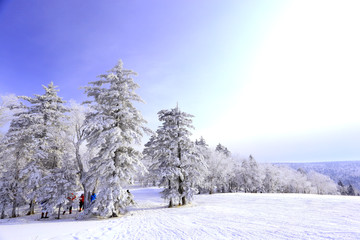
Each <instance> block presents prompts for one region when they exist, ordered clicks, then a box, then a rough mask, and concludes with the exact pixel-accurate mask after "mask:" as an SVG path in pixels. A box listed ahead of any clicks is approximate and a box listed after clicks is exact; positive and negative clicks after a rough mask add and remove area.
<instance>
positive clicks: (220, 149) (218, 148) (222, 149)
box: [215, 143, 231, 157]
mask: <svg viewBox="0 0 360 240" xmlns="http://www.w3.org/2000/svg"><path fill="white" fill-rule="evenodd" d="M215 151H217V152H221V153H223V154H225V155H226V156H227V157H230V156H231V152H230V151H229V149H227V147H225V146H223V145H221V144H220V143H219V144H218V145H217V146H216V148H215Z"/></svg>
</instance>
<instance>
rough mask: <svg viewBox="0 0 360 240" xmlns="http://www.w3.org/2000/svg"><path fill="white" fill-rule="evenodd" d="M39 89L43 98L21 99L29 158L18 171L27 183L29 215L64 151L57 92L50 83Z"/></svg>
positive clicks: (61, 110)
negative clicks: (26, 106)
mask: <svg viewBox="0 0 360 240" xmlns="http://www.w3.org/2000/svg"><path fill="white" fill-rule="evenodd" d="M43 88H44V90H45V93H44V94H43V95H35V96H34V97H26V96H23V97H21V98H22V99H23V100H25V101H26V102H27V104H28V105H29V106H28V111H27V112H26V114H25V115H26V117H27V120H28V124H29V126H28V128H27V130H28V131H31V141H30V142H28V143H27V146H26V149H27V151H28V152H30V157H29V158H28V160H27V164H26V165H25V167H24V168H23V169H22V171H21V178H22V180H23V181H25V182H26V183H27V186H26V189H27V190H28V192H27V195H28V197H29V198H30V203H31V209H30V213H33V210H34V208H33V207H34V202H35V199H36V198H37V197H38V196H39V197H40V198H43V196H41V195H42V194H45V193H43V192H41V191H40V190H39V186H40V185H43V182H42V180H43V178H44V176H46V175H47V174H50V172H51V171H53V170H54V169H56V168H59V167H60V165H61V162H62V161H63V157H64V154H65V153H66V150H67V147H66V146H67V142H66V141H65V136H66V133H65V132H66V125H65V124H64V122H65V119H66V116H65V112H67V109H66V108H65V106H64V103H65V102H64V101H63V100H62V98H60V97H59V96H58V95H57V92H58V91H59V90H57V89H56V86H54V84H53V83H52V82H51V83H50V84H49V85H48V86H43Z"/></svg>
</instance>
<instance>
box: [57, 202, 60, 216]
mask: <svg viewBox="0 0 360 240" xmlns="http://www.w3.org/2000/svg"><path fill="white" fill-rule="evenodd" d="M60 211H61V204H59V211H58V217H57V219H60Z"/></svg>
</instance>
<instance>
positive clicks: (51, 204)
mask: <svg viewBox="0 0 360 240" xmlns="http://www.w3.org/2000/svg"><path fill="white" fill-rule="evenodd" d="M76 177H77V176H76V170H75V168H74V166H73V165H72V166H71V165H70V166H69V165H66V164H64V166H62V167H57V168H55V169H52V170H50V171H49V174H47V175H46V176H45V177H44V178H43V179H42V183H43V184H42V185H41V186H40V187H39V189H40V191H41V193H42V194H41V195H40V196H39V199H38V202H40V203H41V202H44V203H43V204H42V208H43V209H46V211H47V212H49V213H51V212H52V211H53V209H54V208H55V207H58V217H57V218H58V219H60V212H61V211H60V210H61V208H62V207H65V205H66V203H67V201H68V200H67V196H68V195H69V193H74V192H75V190H76Z"/></svg>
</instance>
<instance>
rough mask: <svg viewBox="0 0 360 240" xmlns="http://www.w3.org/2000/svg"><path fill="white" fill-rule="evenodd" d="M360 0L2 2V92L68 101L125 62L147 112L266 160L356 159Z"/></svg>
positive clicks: (153, 121) (152, 122)
mask: <svg viewBox="0 0 360 240" xmlns="http://www.w3.org/2000/svg"><path fill="white" fill-rule="evenodd" d="M359 11H360V6H359V3H357V1H345V2H342V3H340V2H337V1H320V0H316V1H166V0H158V1H157V0H155V1H145V0H143V1H120V0H107V1H102V2H101V3H100V2H99V1H95V0H91V1H86V2H85V1H80V0H71V1H70V0H63V1H46V0H30V1H29V0H13V1H10V0H8V1H7V0H5V1H4V0H3V1H0V33H1V34H0V95H5V94H9V93H14V94H16V95H32V94H42V93H43V90H42V87H41V85H43V84H44V85H47V84H48V83H49V82H51V81H53V82H54V83H55V85H57V86H59V89H60V92H59V95H60V96H61V97H63V98H64V99H65V100H70V99H75V100H77V101H79V102H80V101H82V100H84V99H85V95H84V94H83V91H82V90H81V89H80V87H81V86H85V85H86V84H87V83H88V82H89V81H93V80H96V76H98V75H100V74H103V73H105V72H106V71H107V70H109V69H111V68H112V67H113V66H114V65H115V64H116V62H117V60H118V59H122V60H123V62H124V67H125V68H128V69H132V70H134V71H136V72H137V73H138V74H139V75H138V77H136V78H135V81H136V82H137V83H138V84H139V85H140V87H141V88H140V89H139V90H138V94H139V95H140V96H141V97H142V98H143V99H144V100H145V102H146V105H140V106H139V109H140V110H141V112H142V113H143V115H144V117H145V118H146V119H147V120H148V122H149V127H150V128H152V129H153V130H155V129H156V128H157V126H158V125H159V122H158V121H157V112H158V111H159V110H161V109H167V108H172V107H174V106H175V105H176V103H177V102H178V103H179V106H180V108H181V109H182V110H183V111H186V112H188V113H191V114H193V115H195V118H194V125H195V130H194V132H193V133H194V138H195V137H196V138H198V137H200V136H203V137H204V138H205V139H206V140H207V141H208V143H209V144H210V145H211V146H213V147H214V146H215V145H216V144H217V143H219V142H220V143H222V144H223V145H225V146H227V147H228V148H229V149H230V150H231V151H232V152H233V153H234V154H238V155H240V156H248V155H249V154H253V156H254V157H255V158H256V159H257V160H258V161H262V162H283V161H297V162H301V161H335V160H360V151H359V150H358V149H359V148H358V143H359V142H360V114H359V113H358V112H359V111H358V103H359V102H360V97H359V95H360V94H358V89H359V84H360V81H359V80H360V79H359V78H360V73H359V71H358V68H359V66H360V59H359V56H360V48H359V44H358V43H359V42H360V32H359V28H358V26H357V25H358V23H359V22H360V17H359V14H358V12H359Z"/></svg>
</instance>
